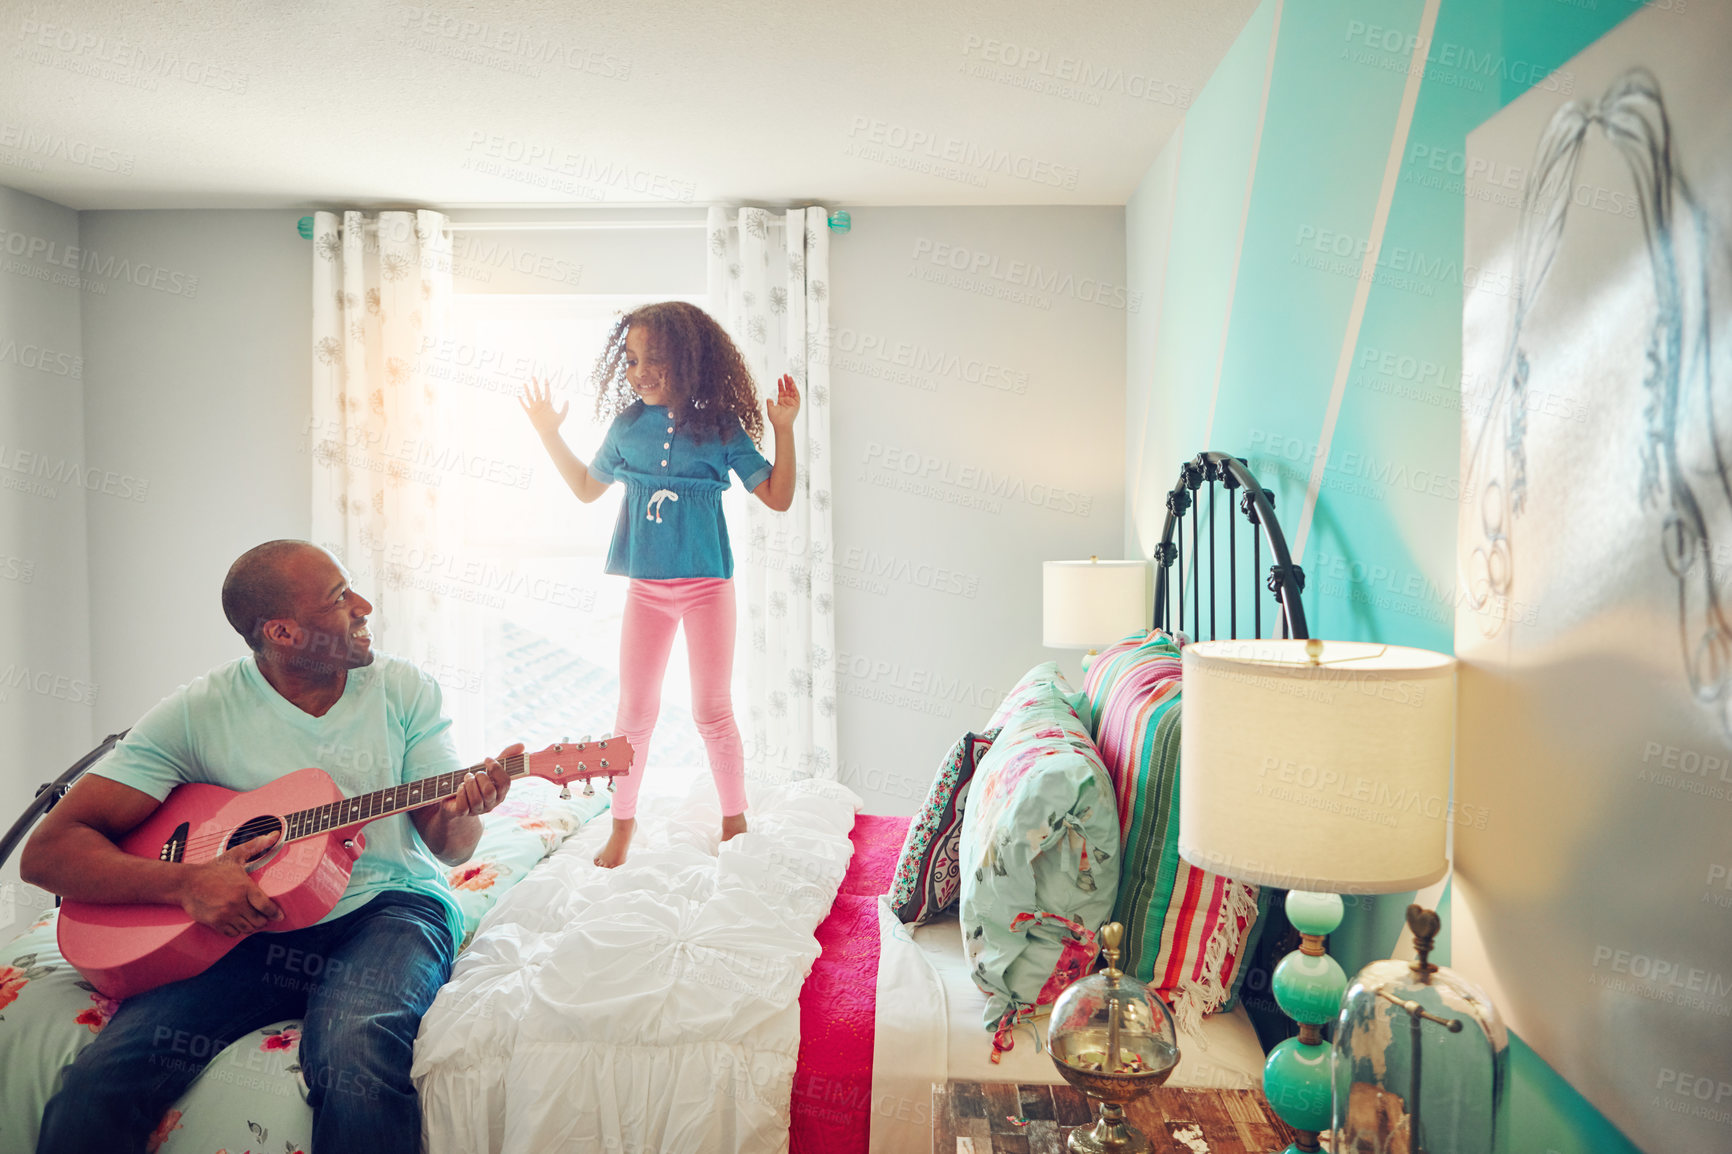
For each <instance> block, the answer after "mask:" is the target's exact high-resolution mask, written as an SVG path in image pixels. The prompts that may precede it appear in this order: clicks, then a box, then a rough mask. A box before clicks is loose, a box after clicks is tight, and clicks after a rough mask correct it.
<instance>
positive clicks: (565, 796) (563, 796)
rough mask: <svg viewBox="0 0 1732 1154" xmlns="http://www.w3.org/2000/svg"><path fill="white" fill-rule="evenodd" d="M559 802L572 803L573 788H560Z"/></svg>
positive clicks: (565, 786)
mask: <svg viewBox="0 0 1732 1154" xmlns="http://www.w3.org/2000/svg"><path fill="white" fill-rule="evenodd" d="M559 800H560V801H570V800H571V786H569V785H562V786H560V787H559Z"/></svg>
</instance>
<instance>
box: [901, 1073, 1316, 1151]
mask: <svg viewBox="0 0 1732 1154" xmlns="http://www.w3.org/2000/svg"><path fill="white" fill-rule="evenodd" d="M1125 1113H1126V1114H1127V1116H1128V1117H1129V1119H1130V1122H1131V1124H1132V1125H1134V1126H1135V1127H1136V1128H1137V1129H1139V1130H1141V1131H1142V1132H1143V1133H1144V1134H1147V1135H1148V1137H1149V1142H1150V1143H1151V1144H1152V1145H1153V1146H1154V1148H1155V1151H1156V1154H1169V1152H1170V1154H1269V1152H1270V1151H1277V1150H1281V1149H1283V1148H1284V1147H1285V1146H1286V1145H1287V1144H1288V1143H1289V1142H1291V1141H1292V1140H1293V1132H1292V1131H1291V1130H1289V1129H1288V1128H1287V1127H1286V1126H1285V1125H1284V1124H1283V1123H1282V1122H1281V1120H1280V1119H1279V1118H1277V1117H1275V1112H1274V1111H1273V1110H1271V1109H1269V1107H1268V1104H1267V1103H1265V1102H1264V1101H1263V1094H1262V1091H1260V1090H1182V1089H1174V1088H1166V1087H1163V1088H1162V1089H1159V1090H1156V1091H1155V1092H1154V1093H1153V1094H1150V1095H1149V1096H1148V1097H1146V1098H1143V1099H1141V1100H1140V1101H1138V1102H1137V1103H1136V1104H1135V1105H1133V1106H1131V1107H1128V1108H1127V1109H1126V1111H1125ZM1013 1119H1014V1120H1013ZM1018 1121H1023V1122H1024V1123H1025V1124H1023V1125H1018V1124H1017V1122H1018ZM1093 1121H1094V1111H1093V1110H1091V1109H1090V1107H1089V1101H1088V1099H1087V1098H1085V1097H1083V1095H1082V1094H1080V1093H1078V1092H1077V1091H1076V1090H1073V1089H1071V1088H1070V1087H1069V1086H1064V1085H1059V1086H1016V1085H1012V1084H1011V1083H1008V1082H951V1083H949V1084H947V1085H943V1086H933V1087H932V1154H1064V1148H1065V1145H1064V1143H1065V1138H1066V1136H1068V1135H1069V1134H1070V1132H1071V1130H1072V1129H1073V1128H1075V1127H1077V1126H1080V1125H1086V1124H1088V1123H1091V1122H1093Z"/></svg>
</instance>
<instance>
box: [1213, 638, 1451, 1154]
mask: <svg viewBox="0 0 1732 1154" xmlns="http://www.w3.org/2000/svg"><path fill="white" fill-rule="evenodd" d="M1184 701H1185V705H1184V730H1183V732H1182V734H1181V737H1180V752H1179V764H1180V766H1181V767H1182V768H1181V772H1180V780H1179V856H1180V857H1183V858H1184V859H1185V860H1186V861H1188V862H1190V863H1191V864H1192V865H1194V866H1198V867H1201V868H1203V869H1207V870H1212V871H1213V872H1215V873H1218V874H1220V875H1222V876H1223V877H1229V878H1233V879H1236V880H1238V881H1243V882H1249V883H1253V884H1257V885H1272V886H1280V887H1283V888H1286V889H1288V890H1290V891H1291V892H1290V893H1289V894H1288V895H1287V906H1286V909H1287V917H1288V918H1289V920H1291V921H1292V923H1293V926H1294V928H1295V929H1297V930H1298V931H1299V933H1300V935H1301V943H1302V944H1301V945H1300V947H1299V949H1297V950H1295V951H1294V952H1293V953H1291V954H1288V955H1287V957H1286V958H1284V959H1282V961H1281V964H1280V965H1279V966H1278V967H1276V970H1275V974H1274V978H1273V986H1274V992H1275V1000H1276V1002H1277V1003H1278V1004H1279V1005H1280V1007H1281V1009H1282V1010H1283V1011H1284V1012H1285V1013H1286V1014H1288V1015H1289V1016H1290V1017H1292V1018H1293V1019H1294V1021H1296V1022H1298V1023H1299V1036H1298V1037H1297V1038H1289V1039H1287V1040H1286V1041H1284V1042H1282V1043H1281V1044H1280V1045H1278V1046H1276V1047H1275V1048H1274V1049H1273V1050H1271V1051H1270V1052H1269V1057H1268V1060H1267V1062H1266V1063H1265V1064H1264V1068H1263V1091H1264V1096H1265V1097H1266V1098H1268V1100H1269V1104H1270V1106H1271V1107H1272V1108H1273V1109H1274V1110H1275V1112H1276V1113H1277V1114H1279V1115H1280V1116H1281V1119H1282V1120H1283V1121H1285V1122H1286V1123H1287V1124H1288V1125H1289V1126H1291V1127H1293V1129H1294V1130H1296V1131H1298V1137H1297V1139H1296V1140H1295V1141H1294V1143H1293V1145H1291V1146H1289V1147H1288V1148H1287V1152H1286V1154H1295V1152H1297V1151H1314V1150H1318V1149H1319V1145H1318V1133H1319V1132H1320V1131H1322V1130H1326V1129H1328V1128H1329V1125H1330V1110H1331V1101H1330V1093H1331V1078H1330V1048H1329V1045H1328V1043H1326V1042H1324V1041H1323V1026H1324V1025H1325V1024H1326V1023H1328V1022H1331V1021H1333V1020H1334V1019H1335V1017H1336V1015H1337V1013H1338V1012H1339V1011H1340V1008H1341V998H1342V994H1343V993H1344V992H1345V990H1346V987H1347V979H1346V975H1344V974H1343V973H1342V970H1341V967H1340V966H1339V965H1338V964H1337V963H1336V962H1335V960H1334V959H1333V958H1331V957H1329V955H1328V954H1327V953H1326V952H1325V950H1324V946H1323V939H1324V937H1325V936H1326V935H1328V934H1329V933H1330V932H1331V931H1333V930H1334V929H1335V928H1336V927H1337V926H1339V925H1340V924H1341V915H1342V901H1341V897H1340V895H1341V894H1356V895H1357V894H1387V893H1403V892H1406V891H1410V890H1416V889H1419V888H1421V887H1423V886H1427V885H1430V884H1431V883H1432V882H1434V881H1437V880H1438V879H1439V878H1441V877H1442V876H1443V875H1444V872H1445V870H1446V869H1447V861H1446V858H1445V837H1446V833H1447V830H1448V817H1449V771H1450V757H1451V753H1452V749H1453V745H1454V739H1455V661H1454V659H1453V658H1451V657H1447V656H1445V655H1443V654H1441V653H1433V652H1430V651H1429V650H1424V649H1410V648H1407V647H1404V646H1396V645H1375V644H1366V643H1363V642H1353V641H1328V642H1325V641H1319V640H1316V639H1311V640H1296V639H1295V640H1244V641H1206V642H1199V643H1198V644H1195V645H1190V646H1187V647H1186V648H1185V650H1184Z"/></svg>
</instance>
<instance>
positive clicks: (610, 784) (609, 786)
mask: <svg viewBox="0 0 1732 1154" xmlns="http://www.w3.org/2000/svg"><path fill="white" fill-rule="evenodd" d="M607 791H608V792H609V793H612V792H613V778H611V777H610V778H608V779H607Z"/></svg>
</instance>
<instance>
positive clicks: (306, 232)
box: [295, 216, 313, 240]
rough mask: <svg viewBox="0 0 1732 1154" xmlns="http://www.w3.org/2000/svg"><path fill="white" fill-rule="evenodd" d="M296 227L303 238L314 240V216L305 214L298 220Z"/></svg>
mask: <svg viewBox="0 0 1732 1154" xmlns="http://www.w3.org/2000/svg"><path fill="white" fill-rule="evenodd" d="M295 229H296V231H298V232H299V233H300V234H301V239H302V240H312V239H313V218H312V217H310V216H303V217H302V218H301V219H300V220H299V221H297V222H296V223H295Z"/></svg>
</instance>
